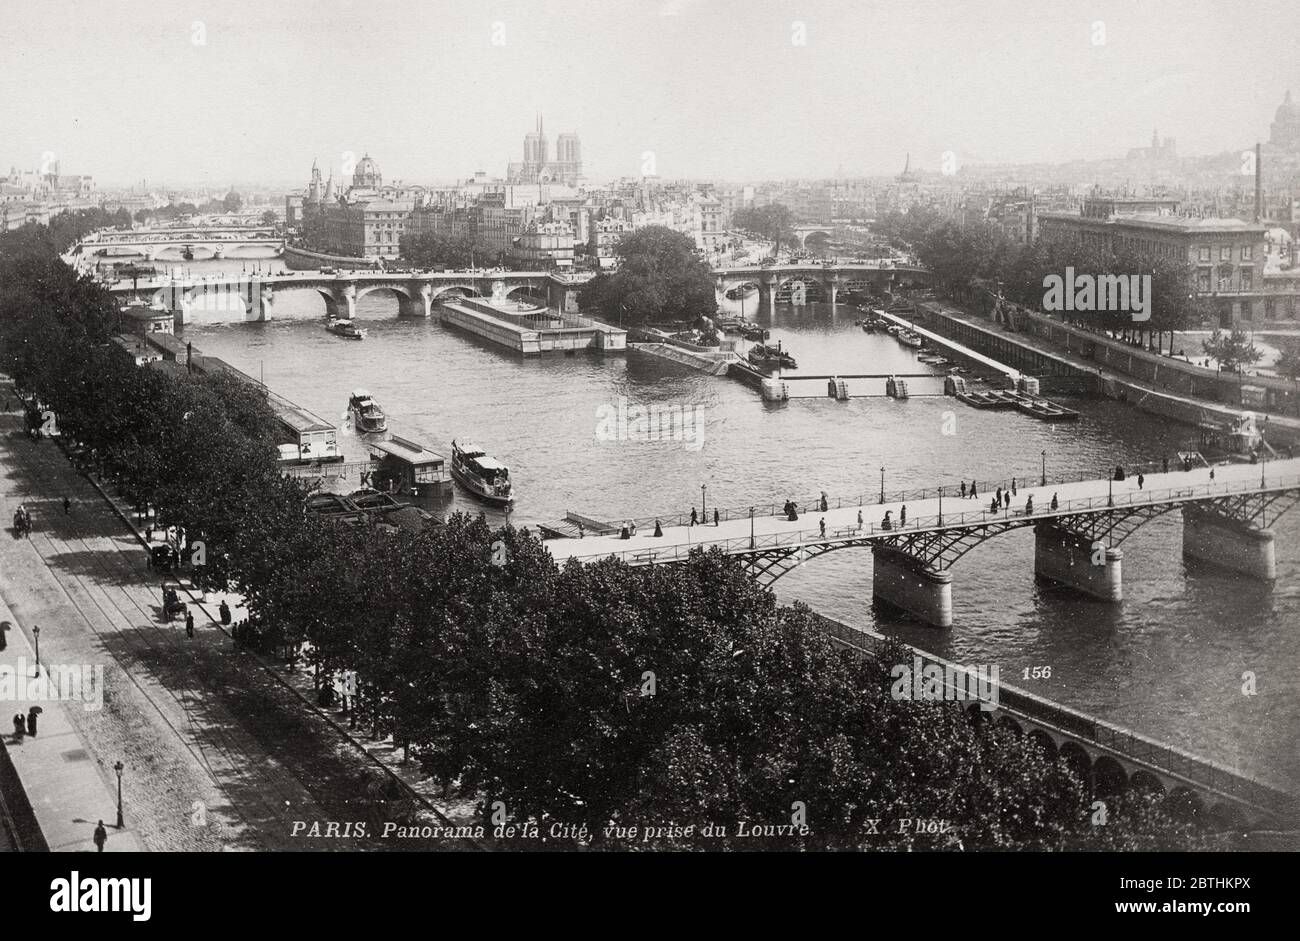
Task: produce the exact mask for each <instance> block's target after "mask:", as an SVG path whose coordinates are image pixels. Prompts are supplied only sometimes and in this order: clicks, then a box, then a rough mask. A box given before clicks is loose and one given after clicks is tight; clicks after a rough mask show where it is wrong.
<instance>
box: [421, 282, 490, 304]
mask: <svg viewBox="0 0 1300 941" xmlns="http://www.w3.org/2000/svg"><path fill="white" fill-rule="evenodd" d="M482 296H483V294H482V292H481V291H479V289H478V288H477V287H476V286H475V285H473V284H437V285H434V287H433V293H432V294H431V295H430V302H431V303H433V304H441V303H444V302H446V301H451V300H454V299H455V298H457V297H482Z"/></svg>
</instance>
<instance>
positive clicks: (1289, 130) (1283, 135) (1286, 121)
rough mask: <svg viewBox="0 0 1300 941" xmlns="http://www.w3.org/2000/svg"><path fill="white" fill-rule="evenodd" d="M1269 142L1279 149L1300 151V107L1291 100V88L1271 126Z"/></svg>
mask: <svg viewBox="0 0 1300 941" xmlns="http://www.w3.org/2000/svg"><path fill="white" fill-rule="evenodd" d="M1268 143H1269V146H1270V147H1274V148H1277V149H1278V150H1285V151H1290V152H1292V153H1300V107H1297V106H1296V103H1295V102H1294V101H1292V100H1291V92H1290V90H1288V91H1287V93H1286V98H1285V99H1283V101H1282V103H1281V104H1280V105H1278V107H1277V113H1276V114H1275V115H1274V116H1273V124H1272V126H1271V127H1270V128H1269V136H1268Z"/></svg>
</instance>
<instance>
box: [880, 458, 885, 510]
mask: <svg viewBox="0 0 1300 941" xmlns="http://www.w3.org/2000/svg"><path fill="white" fill-rule="evenodd" d="M880 502H881V503H884V502H885V465H884V464H881V465H880Z"/></svg>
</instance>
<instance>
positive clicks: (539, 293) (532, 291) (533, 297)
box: [504, 284, 549, 306]
mask: <svg viewBox="0 0 1300 941" xmlns="http://www.w3.org/2000/svg"><path fill="white" fill-rule="evenodd" d="M504 296H505V299H506V300H508V301H532V302H535V303H537V304H538V305H539V306H545V305H546V304H547V303H548V302H549V296H548V294H547V291H546V287H545V286H544V285H542V286H539V285H535V284H516V285H515V286H514V287H512V288H510V289H509V290H507V291H506V292H505V295H504Z"/></svg>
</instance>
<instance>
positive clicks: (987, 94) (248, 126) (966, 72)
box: [0, 0, 1300, 185]
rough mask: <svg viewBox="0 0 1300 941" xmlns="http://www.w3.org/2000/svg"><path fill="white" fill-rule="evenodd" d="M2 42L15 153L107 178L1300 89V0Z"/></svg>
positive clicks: (262, 172) (262, 6)
mask: <svg viewBox="0 0 1300 941" xmlns="http://www.w3.org/2000/svg"><path fill="white" fill-rule="evenodd" d="M1098 22H1100V23H1102V24H1104V31H1105V34H1104V37H1102V36H1101V34H1100V32H1099V31H1098V27H1097V26H1096V25H1095V24H1097V23H1098ZM0 39H2V46H0V48H3V55H0V162H3V164H4V167H5V169H7V168H8V166H9V165H10V164H17V165H19V166H20V167H36V166H37V165H38V164H39V163H40V162H41V159H42V155H45V154H47V153H54V154H56V155H57V156H58V157H59V159H60V161H61V169H62V171H63V172H65V173H91V174H93V175H94V176H95V177H96V179H97V180H99V181H100V182H102V183H112V182H130V181H132V180H139V179H141V178H147V179H148V180H150V181H151V182H157V183H161V182H168V183H180V182H207V183H210V184H213V185H223V184H224V183H226V182H235V181H241V182H244V181H262V182H266V183H277V182H293V183H301V182H305V180H306V177H307V174H308V171H309V170H310V167H311V163H312V159H313V158H314V157H319V158H320V161H321V167H322V169H323V170H325V171H326V172H328V169H329V168H330V167H333V168H335V175H336V176H338V175H339V172H338V168H339V166H340V164H341V163H342V161H343V159H344V153H345V152H347V151H351V152H353V153H355V155H356V156H357V157H360V156H361V155H362V154H363V153H364V152H366V151H369V152H370V154H371V155H372V156H374V157H375V158H376V160H377V161H378V162H379V165H380V168H381V170H382V171H383V173H384V176H385V178H386V179H393V178H401V179H405V180H409V181H436V180H450V179H453V178H455V177H459V176H464V175H467V174H470V173H472V172H473V171H475V170H477V169H483V170H486V171H488V173H490V174H493V175H497V174H502V173H504V171H505V164H506V162H507V161H509V160H519V159H521V154H522V143H521V141H522V137H523V134H524V133H525V132H526V131H528V130H529V129H531V127H532V125H533V120H534V114H535V113H536V112H537V111H542V112H543V113H544V115H545V119H546V131H547V135H548V136H549V137H550V139H551V142H552V148H553V147H554V141H555V137H556V135H557V134H558V133H559V132H561V131H567V130H572V131H577V132H578V133H579V134H580V135H581V137H582V146H583V157H584V162H585V165H586V171H587V174H588V175H589V176H591V177H594V178H605V177H613V176H619V175H635V174H638V173H640V172H641V170H642V165H643V154H645V153H646V152H647V151H648V152H652V153H653V155H654V169H655V170H657V172H658V173H659V174H660V175H661V176H664V177H678V176H693V177H701V178H706V177H712V178H718V179H729V180H741V179H766V178H773V177H787V176H830V175H834V174H835V173H836V172H837V170H838V169H839V168H841V167H842V168H843V170H844V172H845V173H846V174H859V173H873V172H876V173H878V172H891V173H892V172H897V171H898V170H899V169H901V167H902V163H903V157H904V153H905V152H907V151H911V153H912V160H913V165H914V166H919V167H925V168H933V169H937V168H938V167H939V164H940V160H941V157H942V154H943V152H944V151H953V152H954V153H955V154H956V155H957V159H958V160H959V161H961V162H963V163H966V162H1034V161H1061V160H1067V159H1070V158H1072V157H1104V156H1115V155H1122V154H1123V153H1124V152H1125V151H1127V150H1128V148H1129V147H1132V146H1137V145H1142V144H1145V143H1146V142H1147V141H1148V140H1149V138H1150V136H1151V130H1152V127H1153V126H1158V127H1159V129H1160V133H1161V135H1162V136H1163V135H1169V136H1173V137H1176V138H1177V139H1178V148H1179V152H1180V153H1182V154H1184V155H1188V154H1196V153H1213V152H1218V151H1222V150H1226V149H1229V148H1239V147H1243V146H1248V145H1249V144H1251V143H1253V142H1254V141H1255V140H1256V139H1257V138H1265V139H1266V138H1267V135H1268V125H1269V122H1270V121H1271V120H1272V118H1273V112H1274V110H1275V109H1276V107H1277V105H1278V104H1279V103H1280V101H1281V99H1282V95H1283V93H1284V91H1285V90H1286V89H1287V88H1288V87H1293V88H1294V89H1295V91H1296V93H1297V95H1300V56H1298V55H1297V48H1300V8H1298V5H1297V3H1296V2H1295V0H1246V2H1242V0H1119V2H1104V0H1082V2H1074V0H1068V2H1067V0H1059V2H1058V0H976V2H967V0H843V2H841V0H641V2H636V0H599V2H594V0H593V2H585V0H518V2H494V0H465V2H461V0H312V2H299V0H156V2H155V0H94V2H86V0H81V2H77V3H72V2H64V0H36V2H34V3H22V2H19V0H0ZM1096 39H1104V42H1101V43H1098V42H1095V40H1096ZM199 40H202V42H201V43H200V42H199Z"/></svg>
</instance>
